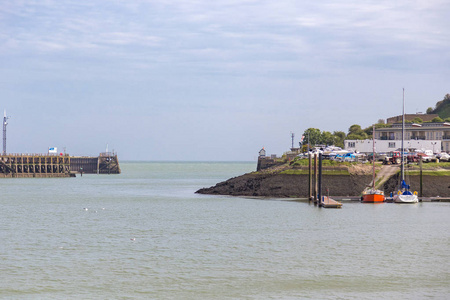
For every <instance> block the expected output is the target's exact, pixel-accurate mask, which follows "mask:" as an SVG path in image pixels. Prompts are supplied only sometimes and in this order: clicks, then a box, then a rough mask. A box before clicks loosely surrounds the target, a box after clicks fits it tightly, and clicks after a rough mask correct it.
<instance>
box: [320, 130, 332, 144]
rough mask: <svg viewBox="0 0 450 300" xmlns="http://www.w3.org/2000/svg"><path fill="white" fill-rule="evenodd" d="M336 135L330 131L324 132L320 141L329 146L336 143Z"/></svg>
mask: <svg viewBox="0 0 450 300" xmlns="http://www.w3.org/2000/svg"><path fill="white" fill-rule="evenodd" d="M334 140H335V138H334V136H333V135H332V134H331V132H329V131H324V132H322V135H321V137H320V143H321V144H325V145H327V146H329V145H334Z"/></svg>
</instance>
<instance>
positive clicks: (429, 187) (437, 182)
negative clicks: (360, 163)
mask: <svg viewBox="0 0 450 300" xmlns="http://www.w3.org/2000/svg"><path fill="white" fill-rule="evenodd" d="M398 177H399V176H398V174H397V175H394V176H393V177H391V178H390V179H389V180H388V181H387V182H386V183H385V184H384V185H383V189H384V192H385V195H386V196H389V194H390V193H391V192H394V191H395V188H396V186H397V184H398ZM407 179H408V180H409V183H410V185H411V189H412V190H414V191H417V192H419V187H420V186H419V185H420V183H419V180H420V178H419V176H409V177H408V178H407ZM371 180H372V176H370V175H323V181H322V194H323V195H328V194H329V195H330V196H350V197H358V196H360V195H361V192H362V191H363V190H364V188H365V187H366V186H367V185H369V184H370V182H371ZM197 193H199V194H211V195H214V194H215V195H231V196H259V197H277V198H278V197H279V198H288V197H299V198H307V197H308V175H288V174H267V173H249V174H244V175H242V176H238V177H234V178H231V179H229V180H226V181H223V182H220V183H218V184H216V185H215V186H212V187H209V188H203V189H200V190H198V191H197ZM436 196H440V197H450V179H449V177H448V176H426V175H424V176H423V197H436Z"/></svg>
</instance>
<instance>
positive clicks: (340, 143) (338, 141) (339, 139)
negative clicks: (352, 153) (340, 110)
mask: <svg viewBox="0 0 450 300" xmlns="http://www.w3.org/2000/svg"><path fill="white" fill-rule="evenodd" d="M333 136H334V145H335V146H337V147H341V148H344V140H345V132H343V131H334V132H333Z"/></svg>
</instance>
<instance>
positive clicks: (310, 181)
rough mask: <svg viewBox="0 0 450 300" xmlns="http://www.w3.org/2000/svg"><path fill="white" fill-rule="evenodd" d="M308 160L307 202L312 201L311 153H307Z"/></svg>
mask: <svg viewBox="0 0 450 300" xmlns="http://www.w3.org/2000/svg"><path fill="white" fill-rule="evenodd" d="M308 160H309V164H308V167H309V173H308V174H309V176H308V200H309V201H311V200H312V156H311V153H308Z"/></svg>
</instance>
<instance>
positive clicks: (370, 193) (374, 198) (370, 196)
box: [362, 188, 385, 203]
mask: <svg viewBox="0 0 450 300" xmlns="http://www.w3.org/2000/svg"><path fill="white" fill-rule="evenodd" d="M384 200H385V197H384V192H383V191H380V190H376V189H374V188H370V189H366V190H364V192H363V193H362V202H363V203H377V202H384Z"/></svg>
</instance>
